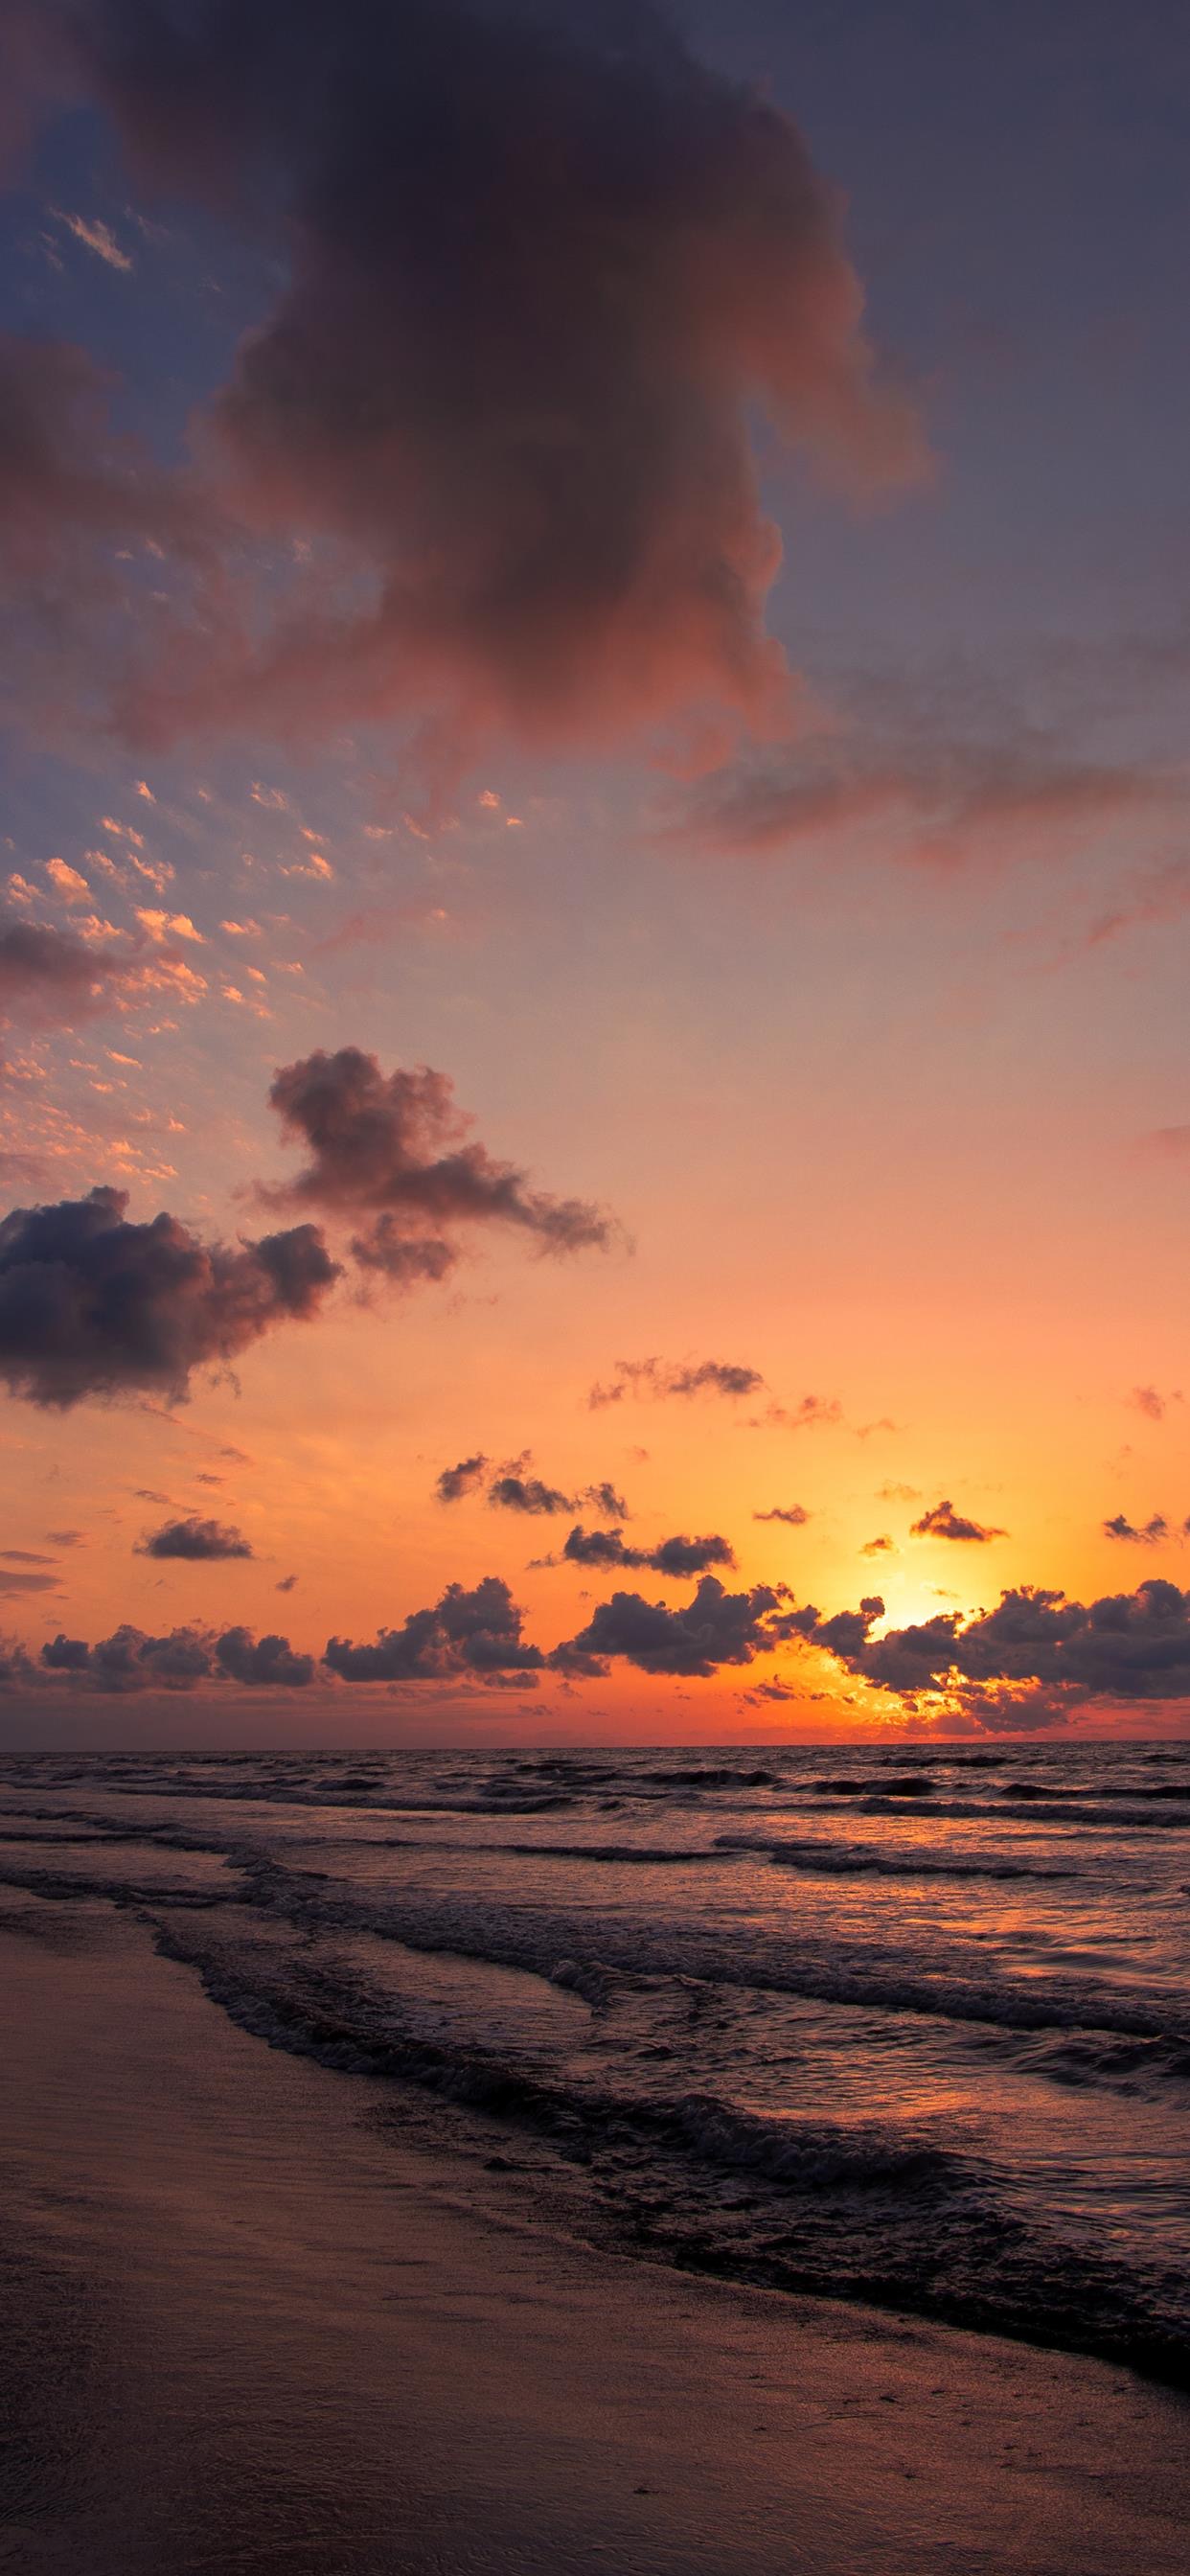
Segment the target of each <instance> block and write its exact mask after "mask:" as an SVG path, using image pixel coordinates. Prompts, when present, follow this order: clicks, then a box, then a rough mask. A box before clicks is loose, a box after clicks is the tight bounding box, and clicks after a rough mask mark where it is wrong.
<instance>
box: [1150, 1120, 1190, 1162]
mask: <svg viewBox="0 0 1190 2576" xmlns="http://www.w3.org/2000/svg"><path fill="white" fill-rule="evenodd" d="M1141 1144H1142V1145H1143V1146H1144V1147H1146V1148H1147V1150H1148V1151H1149V1152H1150V1153H1152V1154H1159V1155H1161V1156H1162V1157H1163V1158H1164V1159H1166V1160H1168V1161H1169V1162H1171V1163H1184V1162H1188V1161H1190V1126H1188V1127H1151V1128H1150V1130H1149V1132H1148V1134H1147V1136H1142V1138H1141Z"/></svg>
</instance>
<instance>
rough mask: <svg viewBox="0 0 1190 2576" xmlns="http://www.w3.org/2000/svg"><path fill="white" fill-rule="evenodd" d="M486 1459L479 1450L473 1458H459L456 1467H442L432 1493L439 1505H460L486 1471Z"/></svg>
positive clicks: (472, 1491) (471, 1492)
mask: <svg viewBox="0 0 1190 2576" xmlns="http://www.w3.org/2000/svg"><path fill="white" fill-rule="evenodd" d="M487 1463H488V1462H487V1459H486V1458H485V1457H484V1455H483V1453H482V1451H481V1450H478V1449H477V1450H476V1453H475V1456H474V1457H473V1458H460V1460H459V1462H458V1465H457V1466H456V1467H444V1468H443V1470H442V1473H441V1475H440V1476H439V1478H438V1482H437V1484H436V1485H435V1487H434V1491H435V1493H436V1495H437V1497H438V1500H439V1502H440V1503H460V1502H461V1501H462V1499H463V1496H464V1495H465V1494H473V1493H474V1491H475V1488H476V1486H477V1485H478V1484H479V1483H480V1482H481V1481H482V1479H483V1476H484V1474H485V1473H486V1470H487Z"/></svg>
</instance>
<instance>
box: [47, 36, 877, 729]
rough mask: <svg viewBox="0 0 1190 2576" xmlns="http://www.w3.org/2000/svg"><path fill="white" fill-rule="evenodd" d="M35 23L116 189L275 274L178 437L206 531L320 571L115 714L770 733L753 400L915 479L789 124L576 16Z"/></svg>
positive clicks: (295, 722) (766, 527) (152, 682)
mask: <svg viewBox="0 0 1190 2576" xmlns="http://www.w3.org/2000/svg"><path fill="white" fill-rule="evenodd" d="M50 14H51V17H52V18H53V20H54V22H55V24H56V25H58V26H60V27H61V28H62V30H63V35H64V42H65V45H66V47H67V48H68V50H69V53H70V55H71V57H72V67H73V78H74V81H75V83H76V85H78V86H80V87H81V88H82V89H83V91H84V93H85V94H87V95H88V96H89V97H90V98H91V99H92V100H94V101H96V102H98V103H99V104H100V105H101V106H102V107H104V108H106V109H107V111H108V112H109V114H110V115H111V116H112V117H113V118H114V120H115V122H116V124H117V126H118V127H119V129H120V131H121V133H122V135H123V138H124V141H125V144H126V147H127V149H128V151H129V154H130V156H131V158H132V160H133V162H134V164H135V167H136V174H137V177H138V180H144V179H146V178H147V179H149V180H150V181H151V180H152V179H153V178H157V179H159V180H160V182H161V184H162V186H163V188H165V189H167V190H168V192H169V194H170V196H171V197H172V198H175V199H176V198H177V197H178V196H179V195H180V196H186V195H190V196H191V197H193V198H196V199H198V200H207V201H210V202H213V203H214V204H215V205H216V206H217V208H218V211H219V213H220V215H221V216H222V217H223V218H224V220H227V219H228V217H229V216H230V217H232V218H233V219H235V220H238V221H239V222H240V223H241V225H246V226H248V227H250V228H251V229H253V230H254V231H255V232H256V233H257V234H258V235H262V236H263V238H264V241H265V243H266V244H267V246H268V247H269V248H271V249H273V250H274V251H276V252H278V253H283V255H284V269H283V272H282V270H281V260H280V258H278V262H277V268H278V272H279V273H283V276H284V283H283V284H282V285H281V287H280V289H279V291H278V293H277V297H276V300H275V302H274V304H273V306H272V309H271V310H270V311H268V312H266V313H265V314H264V315H263V316H262V318H261V319H260V321H259V323H258V325H257V327H256V328H255V329H254V330H253V331H252V333H251V334H250V335H249V336H248V337H247V338H246V339H245V340H244V341H243V342H242V343H241V345H240V348H239V351H238V354H237V357H236V361H235V365H234V368H233V371H232V374H231V378H230V381H229V382H228V383H227V384H226V385H225V386H224V387H223V389H222V391H221V392H220V394H219V395H218V397H217V399H216V401H215V403H214V405H213V409H212V414H211V417H210V419H209V421H208V423H207V426H206V430H205V436H204V448H205V452H206V454H207V456H208V458H209V459H210V460H211V471H212V474H213V479H214V481H215V483H216V484H217V487H218V490H219V493H220V497H221V500H222V503H223V505H224V506H225V507H226V508H227V509H228V510H229V511H231V512H234V514H235V515H236V517H237V518H238V520H239V521H240V522H241V524H246V525H248V526H249V527H252V528H255V529H258V530H259V531H260V532H261V533H262V534H263V535H265V536H266V537H273V536H275V537H278V538H280V539H282V540H284V541H286V542H289V541H292V540H293V539H294V538H295V537H300V538H304V539H307V540H314V541H316V552H317V557H318V560H319V561H321V560H322V559H323V558H325V559H326V563H327V572H326V579H325V583H324V584H323V585H322V586H321V587H320V586H319V584H318V582H317V581H316V580H315V577H314V574H313V572H312V570H311V569H310V568H309V567H307V568H306V570H305V573H304V582H303V609H304V613H303V615H302V617H301V619H300V621H299V620H298V619H297V618H296V617H295V616H294V615H293V614H292V613H288V611H289V607H290V603H289V602H288V601H286V600H284V599H282V601H281V603H280V606H279V609H278V612H277V614H276V617H275V621H274V622H273V623H272V624H271V626H270V627H269V628H268V629H267V631H266V632H265V634H264V636H263V639H262V638H261V637H260V634H259V621H254V620H253V619H252V618H251V616H250V615H249V614H248V612H247V609H245V610H244V611H242V612H241V615H240V617H239V619H238V621H236V622H232V621H230V620H229V621H227V631H225V632H224V633H223V634H222V635H221V637H220V643H219V649H218V651H216V652H214V653H212V652H211V651H210V650H208V651H207V652H205V653H204V652H203V651H201V650H200V649H198V639H190V641H189V644H188V647H187V649H183V648H182V646H181V645H179V648H178V651H177V653H176V654H175V655H174V656H173V657H172V658H171V657H168V656H167V657H161V656H157V657H155V658H154V660H153V662H152V664H151V665H149V664H146V669H145V672H144V675H143V677H142V681H141V686H140V690H139V692H138V695H137V698H136V701H135V704H134V720H135V722H136V723H137V724H138V725H139V727H140V729H141V730H142V731H144V732H145V733H148V734H153V733H155V734H157V735H159V736H160V735H163V734H167V733H168V732H169V731H170V730H171V729H173V728H175V727H176V726H178V725H179V724H182V723H186V722H193V721H203V720H205V721H207V722H210V723H220V724H223V725H225V726H230V725H234V724H242V725H244V726H249V725H250V726H252V727H253V728H254V729H256V730H259V729H260V727H261V726H262V725H266V724H270V723H271V724H274V725H276V726H277V727H278V728H284V729H294V728H296V727H301V728H302V729H303V730H309V729H311V728H313V727H314V726H321V727H322V728H324V729H325V728H328V727H331V726H334V725H337V724H338V723H339V722H341V720H342V718H343V715H344V713H345V712H348V713H350V714H351V715H352V716H354V717H358V716H359V715H360V714H373V715H377V716H383V715H388V714H390V713H399V714H401V715H402V716H403V715H406V714H407V713H409V712H410V711H411V710H412V711H417V710H418V709H419V708H422V709H428V710H432V711H433V712H434V713H435V715H436V716H437V718H438V720H439V723H440V725H442V726H445V727H446V728H447V729H448V730H449V731H450V732H451V734H452V735H453V736H454V737H455V738H456V739H457V738H459V737H460V736H461V737H463V738H464V739H467V740H471V741H473V740H474V739H475V738H476V737H480V736H482V735H483V734H485V733H487V732H490V731H493V730H496V731H504V732H509V731H511V732H513V733H516V734H518V735H520V736H521V737H522V738H527V739H529V740H531V741H540V740H542V739H547V738H548V739H552V740H580V739H587V740H600V739H603V740H606V739H608V738H609V737H612V736H621V735H630V734H634V733H636V732H638V731H639V730H640V729H641V728H642V727H648V726H654V725H656V724H657V723H658V722H664V721H666V720H667V719H671V718H674V717H676V716H682V715H685V714H686V713H688V712H689V711H691V710H696V711H698V714H699V715H700V717H701V716H703V715H705V714H706V712H707V711H708V710H709V711H712V712H713V713H714V714H715V717H716V720H717V723H718V725H719V726H720V727H721V726H722V724H723V721H724V719H725V718H726V721H727V723H728V725H729V726H738V725H739V724H746V723H755V724H757V725H764V726H771V724H772V721H773V718H774V715H775V713H776V712H777V711H778V710H781V709H783V707H784V705H785V702H786V695H787V689H788V675H787V673H786V669H785V665H784V661H783V657H782V654H781V652H780V650H779V648H778V647H777V646H776V645H775V644H774V643H773V641H772V640H771V639H770V638H769V637H768V636H767V635H766V633H765V630H764V606H765V598H766V593H767V591H768V588H769V585H770V583H771V582H772V579H773V577H774V574H775V572H776V570H777V566H778V563H779V560H780V544H779V540H778V537H777V534H776V531H775V529H774V528H773V527H772V525H771V524H770V522H769V521H768V520H767V519H766V518H765V516H764V514H763V511H762V508H761V505H760V500H759V495H758V489H757V477H756V468H755V463H754V457H753V447H752V437H751V425H752V421H753V418H754V416H755V414H756V413H757V412H760V413H763V414H764V415H765V416H766V418H767V421H768V423H769V424H770V426H771V427H772V428H773V429H774V430H775V431H776V433H777V435H778V437H779V438H780V439H781V440H782V442H783V443H784V444H785V445H786V446H787V447H790V448H793V449H799V450H803V451H805V452H807V453H808V454H809V455H810V456H811V457H812V458H813V459H814V460H815V461H816V463H817V464H818V466H819V467H820V469H821V470H822V473H823V474H824V476H825V477H826V478H827V479H828V480H830V481H832V482H835V483H838V484H841V485H843V486H850V487H851V488H852V489H856V490H859V491H860V492H864V493H868V492H871V491H873V490H877V489H881V488H884V487H887V486H889V485H896V484H897V483H899V482H903V481H905V480H906V479H912V478H913V477H914V476H916V475H917V474H919V473H920V472H921V470H922V467H923V443H922V439H921V435H920V431H919V428H918V425H917V422H916V419H915V416H914V412H913V408H912V406H911V404H910V403H909V402H908V401H907V399H906V398H905V396H904V394H903V393H902V392H901V391H900V390H899V389H897V388H895V387H885V386H883V385H882V384H881V382H880V379H879V375H878V372H877V369H876V367H875V364H874V360H873V354H872V350H871V347H870V345H869V343H868V341H867V340H866V338H865V335H864V331H863V326H862V306H863V298H862V294H861V290H860V287H859V283H858V280H857V278H856V275H855V272H854V270H853V268H852V266H851V264H850V262H849V260H848V259H847V256H846V254H845V251H844V249H843V247H842V245H841V241H840V233H839V200H838V199H837V198H836V196H835V194H834V193H833V191H831V190H830V189H828V188H827V187H826V186H825V185H824V183H823V182H822V181H821V180H820V179H819V177H818V175H817V173H816V171H815V169H814V167H813V164H812V162H811V160H810V158H809V155H808V152H807V149H806V146H805V144H804V143H803V141H802V138H801V136H800V134H799V132H798V130H797V128H796V126H795V125H794V124H793V123H792V122H791V120H790V119H789V117H788V116H787V115H785V114H784V113H783V112H782V111H781V110H780V109H779V108H778V107H777V106H776V105H775V104H774V103H773V102H772V101H771V100H770V99H768V98H767V97H765V96H763V95H762V94H760V93H759V92H757V91H753V90H751V89H746V88H744V87H743V86H741V85H739V84H738V83H736V82H734V81H732V80H731V79H729V78H728V77H727V76H726V75H725V74H723V73H720V72H718V71H714V70H712V69H711V68H709V67H708V66H706V65H704V64H702V63H700V62H699V61H697V60H696V59H695V58H694V56H693V55H692V54H691V53H690V51H689V50H688V49H687V47H686V45H685V44H684V43H683V41H682V39H681V38H680V36H679V35H678V33H677V32H676V30H674V29H673V28H671V27H670V25H669V24H668V23H667V22H666V20H665V19H663V17H662V16H661V14H660V13H659V12H655V11H654V10H653V9H652V8H651V7H644V8H641V9H639V10H635V11H628V12H625V11H624V10H622V9H620V8H616V7H608V6H605V5H602V4H601V0H595V5H587V6H585V7H581V8H580V7H579V6H578V5H577V0H575V5H571V6H556V5H551V6H548V7H543V6H541V5H538V6H537V7H533V6H526V7H519V8H514V7H511V6H505V7H502V8H501V7H496V6H480V5H474V4H472V5H468V0H392V5H390V6H389V7H387V8H386V9H384V10H383V11H381V10H378V9H376V7H375V6H374V5H373V0H343V5H341V6H340V7H338V8H336V9H335V10H334V11H328V10H326V9H325V8H324V7H323V6H322V0H284V5H282V0H260V5H258V6H255V7H254V8H253V9H252V10H251V11H249V12H247V13H245V12H242V11H235V10H229V9H227V8H223V7H218V6H215V5H214V0H204V5H200V6H198V7H196V8H194V9H192V10H190V11H189V12H187V13H185V14H184V15H183V14H180V13H179V12H177V11H176V10H172V9H171V8H170V7H169V6H168V5H167V0H94V5H92V6H90V7H88V8H87V9H86V10H75V9H73V8H71V7H68V6H67V0H56V5H52V6H51V11H50ZM543 138H545V140H544V141H543ZM477 245H479V246H480V248H479V252H478V253H477V247H476V246H477ZM352 576H354V585H353V583H352V579H351V577H352ZM345 577H346V578H345ZM353 590H354V596H353Z"/></svg>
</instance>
